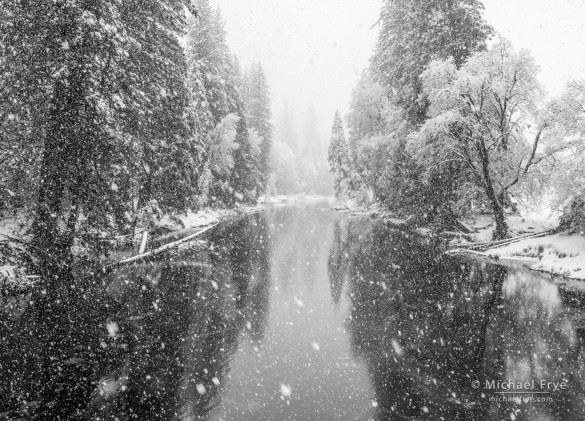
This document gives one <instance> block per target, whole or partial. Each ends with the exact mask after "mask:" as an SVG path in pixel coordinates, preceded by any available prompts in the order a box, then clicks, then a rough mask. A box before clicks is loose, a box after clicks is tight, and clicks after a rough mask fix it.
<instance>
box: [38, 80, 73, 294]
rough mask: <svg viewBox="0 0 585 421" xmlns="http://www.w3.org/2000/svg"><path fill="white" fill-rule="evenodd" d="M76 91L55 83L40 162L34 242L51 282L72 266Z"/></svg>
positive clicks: (48, 280) (42, 269)
mask: <svg viewBox="0 0 585 421" xmlns="http://www.w3.org/2000/svg"><path fill="white" fill-rule="evenodd" d="M76 94H77V92H76V90H75V89H74V88H72V86H66V84H64V83H59V82H58V83H57V84H56V86H55V95H54V98H53V107H52V110H51V112H50V115H49V126H48V128H47V133H46V139H45V145H44V152H43V158H42V163H41V172H40V180H41V181H40V187H39V194H38V198H37V206H36V217H35V220H34V223H33V225H32V229H31V231H32V235H33V245H34V247H35V250H37V251H38V254H39V262H40V266H41V267H40V271H41V275H43V279H45V280H46V281H47V282H48V283H49V284H52V282H53V280H55V279H58V278H59V277H60V275H59V274H60V273H61V271H63V270H66V269H65V268H66V267H68V266H69V265H70V262H71V247H72V245H73V239H74V234H73V232H68V231H69V230H74V229H75V223H76V221H77V215H78V212H79V209H77V208H76V207H75V208H73V207H70V206H68V207H67V209H64V205H65V203H64V199H65V196H66V195H67V193H68V189H69V188H70V187H71V183H70V180H69V177H71V175H73V174H71V171H70V170H69V167H70V165H71V164H72V163H71V161H72V159H73V157H72V151H73V148H74V147H75V145H74V143H75V129H74V127H75V124H76V121H75V120H76V118H75V117H76V115H77V112H78V110H77V109H76V105H77V104H76V102H78V101H77V100H78V95H76ZM76 97H77V99H76ZM76 176H77V175H76ZM69 193H71V192H69ZM70 196H73V195H71V194H70ZM72 199H73V201H75V200H74V198H72ZM69 205H72V204H71V203H69ZM66 211H70V214H69V219H68V221H67V222H66V223H65V224H64V227H65V229H63V228H61V221H64V219H63V218H65V217H66V213H67V212H66Z"/></svg>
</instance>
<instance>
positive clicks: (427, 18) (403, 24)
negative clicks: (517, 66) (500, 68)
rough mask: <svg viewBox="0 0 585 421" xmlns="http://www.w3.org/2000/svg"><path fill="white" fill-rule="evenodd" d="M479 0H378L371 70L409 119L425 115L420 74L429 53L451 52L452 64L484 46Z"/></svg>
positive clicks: (485, 34) (432, 55)
mask: <svg viewBox="0 0 585 421" xmlns="http://www.w3.org/2000/svg"><path fill="white" fill-rule="evenodd" d="M483 9H484V7H483V4H482V3H481V1H479V0H430V1H429V0H384V6H383V8H382V14H381V19H380V20H381V29H380V35H379V37H378V45H377V47H376V51H375V54H374V57H373V59H372V64H373V70H374V75H375V77H376V79H377V81H378V82H380V83H381V84H382V85H383V86H385V87H386V88H387V89H388V91H389V92H390V93H391V94H392V96H393V97H394V99H395V100H396V101H397V103H398V104H399V105H401V106H402V107H404V108H405V109H406V110H407V112H408V115H409V120H410V121H411V122H412V123H414V124H420V123H422V121H424V119H425V116H426V107H427V105H426V101H425V100H424V98H423V97H421V95H420V94H421V93H422V85H421V83H420V79H419V77H420V75H421V74H422V72H423V71H424V70H425V68H426V67H427V65H428V64H429V63H430V62H431V61H432V60H434V59H447V58H449V57H453V59H454V62H455V64H456V66H457V67H459V66H461V65H462V64H463V63H464V62H465V60H466V59H467V57H469V56H470V55H471V54H473V53H474V52H475V51H480V50H485V47H486V40H487V39H488V38H489V37H490V36H491V35H492V32H493V31H492V28H491V27H490V26H489V25H488V24H487V23H486V22H485V21H484V20H483V18H482V12H483Z"/></svg>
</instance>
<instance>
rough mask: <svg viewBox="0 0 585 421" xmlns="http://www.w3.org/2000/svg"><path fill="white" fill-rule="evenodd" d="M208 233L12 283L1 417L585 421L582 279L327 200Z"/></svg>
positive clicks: (3, 329) (0, 350)
mask: <svg viewBox="0 0 585 421" xmlns="http://www.w3.org/2000/svg"><path fill="white" fill-rule="evenodd" d="M207 240H208V241H209V244H211V245H212V246H213V247H212V248H211V249H208V250H206V251H201V250H199V251H197V250H192V251H187V252H182V253H177V254H174V255H172V256H169V257H168V258H167V259H164V260H160V261H156V262H154V263H145V264H141V265H137V266H133V267H126V268H123V269H120V270H118V271H117V272H116V273H115V274H114V275H112V276H110V277H108V278H107V279H103V278H100V277H99V276H97V277H90V279H91V280H90V281H88V287H87V288H86V289H85V290H81V289H79V288H77V287H76V288H68V289H67V291H69V292H68V293H67V294H66V296H65V297H63V298H61V299H58V300H54V301H52V303H51V304H50V306H49V307H50V311H48V312H47V308H46V307H45V308H44V309H43V311H42V312H41V311H40V310H39V309H38V308H37V303H36V302H35V298H34V297H33V298H30V299H29V298H27V299H26V300H14V299H13V300H8V299H5V300H4V301H5V302H4V306H3V309H2V310H1V311H0V317H1V323H0V334H1V335H2V343H1V344H0V345H1V347H0V371H1V373H2V376H0V396H2V398H1V399H0V400H1V402H0V419H5V420H16V419H40V420H45V419H46V420H49V419H62V420H66V419H87V420H133V419H136V420H173V419H183V420H210V421H211V420H214V421H220V420H225V421H248V420H250V421H251V420H258V421H268V420H271V421H285V420H287V421H288V420H290V421H293V420H294V421H304V420H307V421H317V420H348V421H358V420H360V421H361V420H364V421H365V420H377V421H382V420H427V419H428V420H431V419H432V420H448V421H453V420H527V421H528V420H531V421H533V420H573V419H574V420H582V419H585V404H584V396H585V394H584V386H585V384H584V383H585V312H584V308H585V295H581V294H578V293H575V292H570V291H567V290H565V289H562V288H559V287H558V286H557V285H556V284H554V283H552V282H551V281H550V280H548V279H546V278H545V277H543V276H541V275H538V274H535V273H528V272H525V271H517V270H515V269H508V268H503V267H499V266H493V265H490V264H486V263H482V262H478V261H472V260H462V259H460V258H454V257H447V256H444V255H442V254H441V253H440V252H439V251H438V249H437V248H436V247H434V246H433V245H432V244H430V243H428V242H427V241H424V240H421V239H420V238H416V237H413V236H409V235H407V234H405V233H401V232H399V231H394V230H389V229H388V228H386V227H384V226H383V225H382V224H381V223H380V222H376V221H374V220H371V219H368V218H359V217H349V216H346V215H341V214H337V213H334V212H332V211H329V210H327V209H326V205H325V204H316V205H307V206H290V207H280V208H273V209H268V210H267V211H266V212H264V213H261V214H256V215H252V216H249V217H246V218H244V219H242V220H238V221H235V222H231V223H229V224H226V225H224V226H222V227H220V228H218V229H217V230H215V231H214V232H213V234H212V235H210V236H209V237H208V238H207ZM96 279H97V280H96ZM103 284H107V288H105V287H104V286H103ZM44 306H47V304H46V303H45V304H44Z"/></svg>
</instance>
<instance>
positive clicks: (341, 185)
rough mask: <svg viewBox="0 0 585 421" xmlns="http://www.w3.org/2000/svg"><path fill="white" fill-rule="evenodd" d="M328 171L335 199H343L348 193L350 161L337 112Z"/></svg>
mask: <svg viewBox="0 0 585 421" xmlns="http://www.w3.org/2000/svg"><path fill="white" fill-rule="evenodd" d="M328 161H329V171H330V172H331V173H332V174H333V181H334V190H335V197H337V198H344V197H347V195H348V193H349V185H348V183H349V180H350V171H351V167H350V165H351V164H350V160H349V151H348V147H347V141H346V139H345V132H344V130H343V121H342V120H341V114H340V113H339V111H337V112H336V113H335V117H334V119H333V127H332V129H331V143H330V144H329V153H328Z"/></svg>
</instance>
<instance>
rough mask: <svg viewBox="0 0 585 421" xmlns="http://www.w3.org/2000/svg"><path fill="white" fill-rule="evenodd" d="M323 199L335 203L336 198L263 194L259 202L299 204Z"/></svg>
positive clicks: (312, 195)
mask: <svg viewBox="0 0 585 421" xmlns="http://www.w3.org/2000/svg"><path fill="white" fill-rule="evenodd" d="M323 200H328V201H329V202H331V203H333V201H334V199H333V198H332V197H325V196H320V195H314V194H295V195H276V196H268V197H265V196H261V197H260V198H259V199H258V202H259V203H261V204H268V205H290V204H299V203H312V202H321V201H323Z"/></svg>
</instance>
